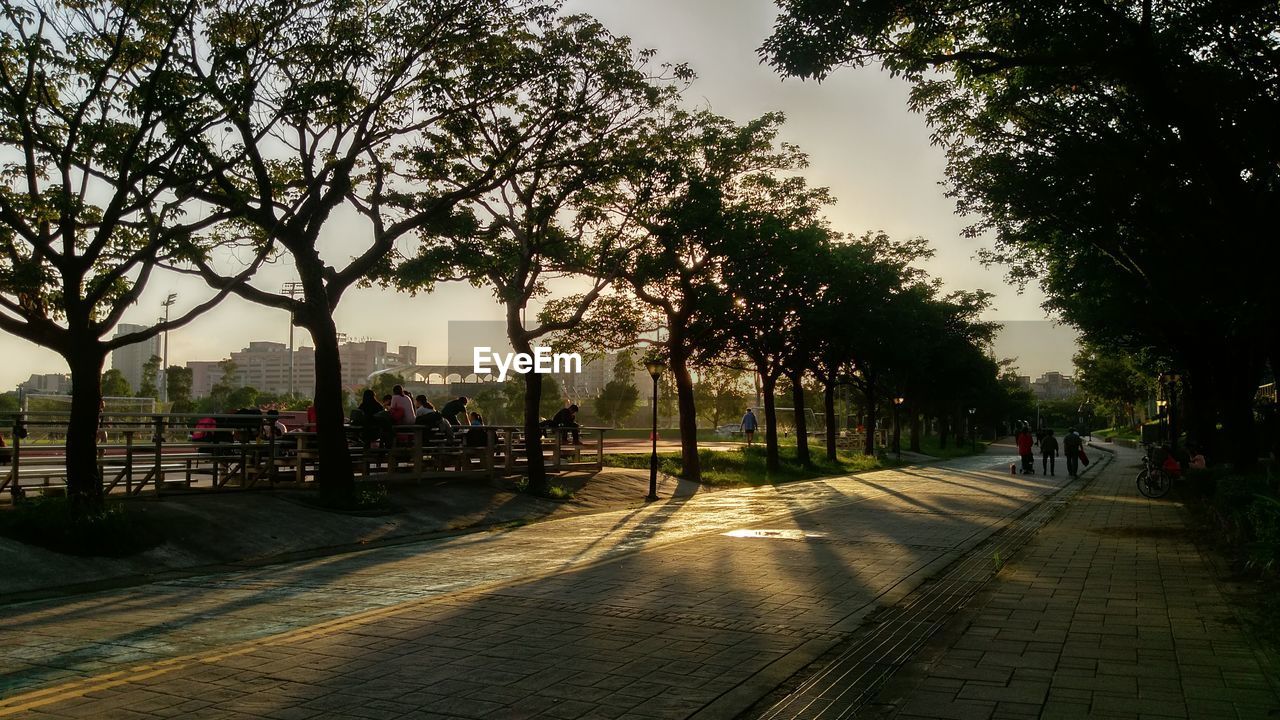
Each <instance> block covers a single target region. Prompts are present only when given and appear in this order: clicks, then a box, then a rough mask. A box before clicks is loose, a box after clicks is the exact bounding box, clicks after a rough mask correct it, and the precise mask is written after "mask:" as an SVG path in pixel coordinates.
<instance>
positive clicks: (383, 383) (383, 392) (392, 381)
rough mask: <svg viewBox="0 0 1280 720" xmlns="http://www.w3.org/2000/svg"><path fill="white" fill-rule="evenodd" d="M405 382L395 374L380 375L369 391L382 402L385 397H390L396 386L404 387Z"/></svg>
mask: <svg viewBox="0 0 1280 720" xmlns="http://www.w3.org/2000/svg"><path fill="white" fill-rule="evenodd" d="M405 382H406V380H405V379H404V377H402V376H400V375H397V374H395V373H378V374H377V375H375V376H374V378H373V382H372V383H371V384H370V385H369V389H370V390H372V391H373V394H374V396H376V397H377V398H378V399H379V400H381V399H382V398H383V397H385V396H387V395H390V394H391V389H392V388H394V387H395V386H396V385H399V386H401V387H404V384H405Z"/></svg>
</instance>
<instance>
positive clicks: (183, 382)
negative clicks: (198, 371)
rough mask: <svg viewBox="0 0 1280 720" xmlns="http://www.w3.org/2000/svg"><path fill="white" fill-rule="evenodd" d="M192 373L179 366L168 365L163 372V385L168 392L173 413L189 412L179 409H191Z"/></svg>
mask: <svg viewBox="0 0 1280 720" xmlns="http://www.w3.org/2000/svg"><path fill="white" fill-rule="evenodd" d="M192 376H193V373H192V371H191V368H188V367H182V366H179V365H170V366H169V368H168V369H167V370H165V372H164V383H165V386H166V389H167V391H168V398H169V402H171V403H173V411H174V412H189V410H179V409H178V408H179V407H183V408H190V407H191V384H192V382H193V379H192Z"/></svg>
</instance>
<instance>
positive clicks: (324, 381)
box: [302, 312, 356, 507]
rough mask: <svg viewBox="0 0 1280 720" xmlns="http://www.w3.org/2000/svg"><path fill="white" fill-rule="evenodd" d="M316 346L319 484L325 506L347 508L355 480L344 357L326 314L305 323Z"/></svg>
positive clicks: (312, 314)
mask: <svg viewBox="0 0 1280 720" xmlns="http://www.w3.org/2000/svg"><path fill="white" fill-rule="evenodd" d="M302 327H305V328H306V329H307V330H308V331H309V332H310V333H311V339H312V340H313V341H314V342H315V366H316V385H315V398H314V401H315V406H316V449H317V452H318V455H319V457H318V458H317V461H316V482H317V483H318V484H319V485H320V496H321V497H322V498H323V499H324V501H325V502H326V503H329V504H332V505H335V506H338V507H344V506H348V505H351V504H352V503H353V502H354V501H355V494H356V480H355V473H354V471H353V470H352V467H351V449H350V448H349V447H348V446H347V431H346V427H345V420H346V418H345V412H344V411H343V410H344V409H343V407H342V357H341V355H340V354H339V352H338V328H337V326H336V325H335V324H334V322H333V316H332V315H331V314H329V313H327V312H316V313H309V314H308V315H307V316H306V318H305V322H303V323H302Z"/></svg>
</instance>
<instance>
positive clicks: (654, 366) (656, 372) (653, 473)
mask: <svg viewBox="0 0 1280 720" xmlns="http://www.w3.org/2000/svg"><path fill="white" fill-rule="evenodd" d="M644 367H645V369H646V370H648V371H649V377H651V378H653V433H652V434H651V435H650V436H649V439H650V441H652V443H653V451H652V452H651V453H650V455H649V495H648V497H646V498H645V500H648V501H653V500H657V499H658V376H660V375H662V371H663V370H665V369H666V365H664V364H663V362H662V361H661V360H659V359H657V358H653V359H650V360H646V361H645V363H644Z"/></svg>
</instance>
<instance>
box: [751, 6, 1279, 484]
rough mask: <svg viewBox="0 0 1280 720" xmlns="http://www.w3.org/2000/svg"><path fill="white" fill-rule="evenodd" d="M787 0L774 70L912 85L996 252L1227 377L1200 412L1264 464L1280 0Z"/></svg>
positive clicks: (963, 206) (952, 185)
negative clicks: (1260, 421)
mask: <svg viewBox="0 0 1280 720" xmlns="http://www.w3.org/2000/svg"><path fill="white" fill-rule="evenodd" d="M780 5H781V7H782V13H781V15H780V17H779V19H778V22H777V24H776V26H775V32H774V34H773V36H772V37H771V38H770V39H769V40H768V41H766V43H765V47H764V53H765V55H766V56H767V57H768V59H769V60H770V61H772V62H773V63H774V65H775V66H776V67H778V68H780V69H781V70H783V71H784V72H787V73H792V74H798V75H802V76H813V77H822V76H824V75H826V74H827V73H828V72H830V71H831V70H832V69H833V68H835V67H838V66H840V65H843V64H850V65H854V66H861V65H866V64H870V63H879V64H880V65H881V66H882V67H884V68H886V69H888V70H889V71H890V72H893V73H895V74H898V75H900V76H902V77H904V78H905V79H906V80H907V81H909V82H910V83H911V84H912V93H911V107H912V108H913V109H914V110H916V111H919V112H921V113H923V114H924V115H925V117H926V118H927V120H928V122H929V124H930V125H931V127H932V128H933V130H934V139H935V141H936V142H937V143H938V144H939V145H940V146H942V147H944V148H946V150H947V154H948V167H947V172H946V176H947V184H948V186H949V191H950V194H951V195H952V196H953V197H954V198H956V200H957V209H958V211H959V212H960V213H961V214H964V215H966V216H970V217H974V218H976V220H975V222H974V224H973V225H972V226H971V227H970V228H969V229H968V233H969V234H971V235H979V234H989V235H991V236H993V237H994V238H995V241H996V248H995V250H994V252H992V253H990V254H988V255H987V259H989V260H995V261H999V262H1003V263H1005V264H1006V265H1007V266H1008V267H1009V270H1010V275H1011V276H1012V277H1013V278H1014V279H1015V280H1017V281H1020V282H1031V281H1037V280H1038V281H1039V283H1040V286H1041V288H1042V289H1043V291H1044V292H1045V294H1046V296H1047V298H1048V299H1047V302H1046V307H1047V308H1048V309H1050V310H1053V311H1056V312H1057V313H1058V314H1059V315H1060V316H1061V317H1062V318H1063V319H1064V320H1065V321H1066V322H1069V323H1071V324H1073V325H1075V326H1076V327H1078V328H1079V329H1081V330H1082V331H1083V333H1084V336H1085V337H1086V339H1088V340H1089V341H1091V342H1094V343H1098V344H1103V345H1105V346H1106V347H1109V348H1119V349H1125V350H1129V351H1142V352H1146V353H1149V354H1150V355H1151V356H1153V357H1158V358H1161V359H1162V361H1163V362H1167V363H1169V365H1167V366H1165V367H1173V368H1178V369H1181V370H1182V371H1183V372H1184V374H1185V375H1187V376H1189V377H1190V378H1191V386H1192V387H1197V385H1196V384H1197V383H1199V387H1206V388H1207V387H1213V388H1214V390H1213V396H1214V398H1213V399H1215V400H1216V403H1213V404H1212V405H1211V403H1210V402H1207V401H1208V400H1209V397H1208V396H1206V397H1205V398H1203V401H1202V402H1201V403H1199V404H1198V405H1197V406H1195V411H1196V412H1197V413H1198V414H1199V415H1200V417H1198V418H1197V419H1195V420H1194V421H1193V422H1194V424H1196V425H1197V426H1198V427H1199V428H1200V429H1202V430H1208V429H1211V428H1212V427H1213V426H1214V424H1215V423H1216V422H1217V421H1221V422H1222V423H1223V424H1224V427H1225V429H1226V430H1227V432H1226V433H1225V437H1226V439H1227V441H1228V442H1229V443H1231V445H1232V447H1231V455H1232V459H1233V462H1236V463H1237V464H1239V465H1241V466H1246V465H1249V464H1252V463H1254V462H1256V459H1257V457H1258V453H1257V450H1256V446H1255V442H1254V437H1255V432H1254V428H1253V427H1252V417H1251V413H1250V404H1251V401H1252V397H1253V394H1254V393H1255V392H1256V387H1257V382H1258V379H1259V377H1260V375H1261V368H1262V366H1263V362H1264V360H1269V361H1270V363H1271V364H1272V365H1273V366H1274V365H1275V364H1276V363H1277V362H1278V361H1280V359H1278V358H1277V357H1276V351H1275V348H1276V347H1277V337H1278V335H1277V333H1278V331H1277V325H1276V323H1275V320H1274V318H1275V317H1276V314H1277V311H1278V310H1280V296H1278V295H1277V294H1276V293H1274V292H1272V290H1271V286H1272V283H1269V282H1267V281H1266V280H1265V279H1264V278H1263V277H1262V275H1260V274H1259V273H1258V270H1257V266H1256V262H1257V259H1258V258H1265V257H1269V253H1270V252H1271V251H1272V240H1271V238H1272V236H1273V235H1274V233H1273V231H1272V227H1273V225H1274V218H1273V217H1272V213H1271V212H1270V210H1269V209H1270V208H1273V207H1276V206H1280V143H1277V142H1275V132H1274V126H1275V124H1276V118H1277V117H1280V96H1277V95H1276V94H1275V93H1274V92H1271V88H1273V87H1274V86H1275V84H1276V83H1277V81H1280V35H1277V34H1276V32H1275V28H1276V27H1277V25H1280V5H1277V4H1276V3H1252V4H1246V5H1241V4H1240V3H1237V2H1230V1H1228V0H1209V1H1208V2H1197V3H1193V2H1186V1H1174V2H1165V3H1150V2H1147V3H1137V2H1124V3H1075V4H1067V5H1064V4H1062V3H1058V2H1047V1H1043V0H1033V1H1032V2H1028V3H985V4H978V5H972V4H966V3H914V4H906V5H904V4H902V3H900V2H894V1H893V0H870V1H869V2H858V3H849V2H841V1H839V0H825V1H824V0H818V1H816V2H815V1H813V0H782V2H781V3H780ZM1226 37H1229V38H1231V41H1230V42H1229V43H1224V42H1222V41H1221V38H1226ZM1192 288H1194V291H1192V290H1191V289H1192ZM1267 348H1270V349H1267ZM1148 369H1149V370H1151V369H1154V368H1151V367H1148ZM1108 384H1111V383H1108ZM1107 395H1110V396H1113V397H1117V398H1123V397H1124V396H1130V397H1131V396H1132V395H1131V393H1130V392H1129V391H1127V390H1125V389H1123V388H1121V389H1119V390H1118V391H1117V390H1115V389H1114V388H1113V389H1112V390H1111V391H1108V392H1107ZM1122 402H1123V401H1122ZM1214 405H1216V407H1215V406H1214Z"/></svg>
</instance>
